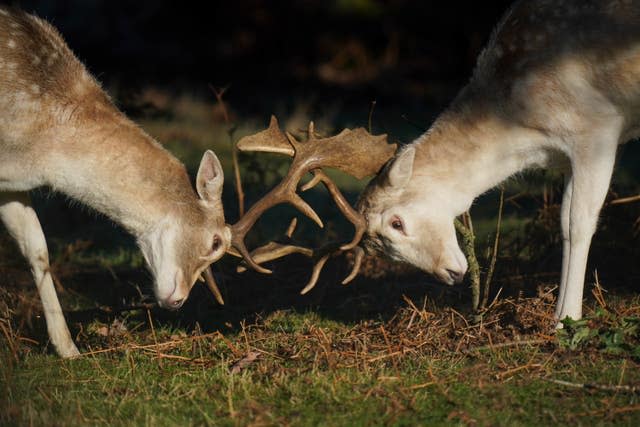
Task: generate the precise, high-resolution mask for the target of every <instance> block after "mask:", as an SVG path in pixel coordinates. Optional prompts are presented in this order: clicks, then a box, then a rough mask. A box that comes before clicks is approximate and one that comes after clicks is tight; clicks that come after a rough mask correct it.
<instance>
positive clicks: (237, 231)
mask: <svg viewBox="0 0 640 427" xmlns="http://www.w3.org/2000/svg"><path fill="white" fill-rule="evenodd" d="M287 137H288V138H289V142H290V143H291V145H292V146H293V147H294V148H295V147H296V144H297V141H295V139H294V138H293V136H291V135H287ZM312 166H313V165H309V164H308V163H307V162H295V161H294V164H293V165H292V166H291V168H290V169H289V172H288V173H287V176H286V177H285V178H284V179H283V180H282V181H281V182H280V183H279V184H278V185H276V186H275V187H274V188H273V189H272V190H271V191H270V192H269V193H267V195H265V196H264V197H263V198H262V199H260V200H258V201H257V202H256V203H255V204H254V205H253V206H252V207H251V208H250V209H249V211H247V213H246V214H245V215H244V216H243V217H242V218H240V220H239V221H238V222H237V223H235V224H233V225H232V226H231V235H232V237H231V245H232V246H233V247H234V248H235V249H236V250H237V251H238V252H240V254H241V255H242V257H243V258H244V259H245V261H246V263H247V264H248V265H249V266H250V267H251V268H253V269H254V270H256V271H259V272H261V273H267V274H269V273H271V271H270V270H268V269H266V268H264V267H261V266H260V265H259V264H258V263H257V262H256V261H255V260H254V259H253V257H252V255H251V253H250V252H249V250H248V249H247V247H246V245H245V243H244V239H245V237H246V235H247V233H248V232H249V230H251V227H253V225H254V224H255V223H256V221H257V220H258V218H260V216H261V215H262V214H263V213H264V212H265V211H267V210H268V209H269V208H271V207H273V206H275V205H278V204H281V203H285V202H286V203H289V204H291V205H292V206H294V207H295V208H296V209H298V210H299V211H300V212H302V213H303V214H305V215H306V216H307V217H308V218H310V219H311V220H312V221H314V222H315V223H316V224H318V226H319V227H320V228H323V227H324V224H323V223H322V220H321V219H320V217H319V216H318V214H317V213H316V212H315V211H314V210H313V208H311V206H309V204H308V203H307V202H305V201H304V200H303V199H302V198H301V197H300V196H299V195H298V194H297V193H296V189H297V187H298V183H299V182H300V179H301V178H302V176H304V174H306V173H307V172H308V171H309V169H310V167H312Z"/></svg>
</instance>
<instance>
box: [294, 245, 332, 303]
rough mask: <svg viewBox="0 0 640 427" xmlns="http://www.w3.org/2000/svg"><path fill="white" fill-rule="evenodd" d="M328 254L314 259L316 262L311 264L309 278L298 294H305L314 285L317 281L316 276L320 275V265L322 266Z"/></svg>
mask: <svg viewBox="0 0 640 427" xmlns="http://www.w3.org/2000/svg"><path fill="white" fill-rule="evenodd" d="M330 256H331V254H326V255H324V256H322V257H320V259H318V261H316V263H315V264H314V265H313V270H312V271H311V278H310V279H309V282H307V285H306V286H305V287H304V288H303V289H302V290H301V291H300V295H304V294H306V293H307V292H309V291H310V290H311V289H313V288H314V287H315V286H316V283H318V278H319V277H320V272H321V271H322V267H324V265H325V263H326V262H327V260H328V259H329V257H330Z"/></svg>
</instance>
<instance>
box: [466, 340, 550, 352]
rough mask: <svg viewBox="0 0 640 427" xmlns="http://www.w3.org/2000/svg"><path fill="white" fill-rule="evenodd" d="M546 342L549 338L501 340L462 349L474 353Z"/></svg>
mask: <svg viewBox="0 0 640 427" xmlns="http://www.w3.org/2000/svg"><path fill="white" fill-rule="evenodd" d="M547 342H549V340H546V339H532V340H521V341H509V342H503V343H500V344H489V345H483V346H481V347H475V348H470V349H468V350H464V351H463V353H476V352H480V351H484V350H496V349H499V348H505V347H515V346H519V345H536V344H545V343H547Z"/></svg>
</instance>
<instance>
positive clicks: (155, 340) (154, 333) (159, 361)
mask: <svg viewBox="0 0 640 427" xmlns="http://www.w3.org/2000/svg"><path fill="white" fill-rule="evenodd" d="M147 317H148V318H149V325H150V326H151V335H152V336H153V342H154V343H155V345H156V352H157V359H158V365H159V366H160V368H162V359H160V348H159V347H158V338H157V337H156V329H155V327H154V326H153V320H152V319H151V311H150V310H148V309H147Z"/></svg>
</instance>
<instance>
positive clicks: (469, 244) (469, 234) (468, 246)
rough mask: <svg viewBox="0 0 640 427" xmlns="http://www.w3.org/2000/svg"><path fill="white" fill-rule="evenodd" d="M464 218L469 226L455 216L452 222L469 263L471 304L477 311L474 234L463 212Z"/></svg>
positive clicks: (478, 294) (478, 278)
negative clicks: (460, 238) (460, 237)
mask: <svg viewBox="0 0 640 427" xmlns="http://www.w3.org/2000/svg"><path fill="white" fill-rule="evenodd" d="M464 219H466V220H468V221H469V224H470V225H469V226H468V227H467V226H465V225H464V224H463V223H462V222H461V221H460V220H459V219H457V218H456V220H455V222H454V224H455V227H456V230H458V233H460V235H461V236H462V246H463V251H464V253H465V255H466V256H467V262H468V263H469V278H470V280H471V304H472V307H473V310H474V311H475V312H477V311H478V307H479V305H480V265H479V264H478V258H477V257H476V251H475V240H476V236H475V235H474V234H473V231H472V227H473V226H472V225H471V216H469V214H468V212H467V213H465V217H464Z"/></svg>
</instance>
